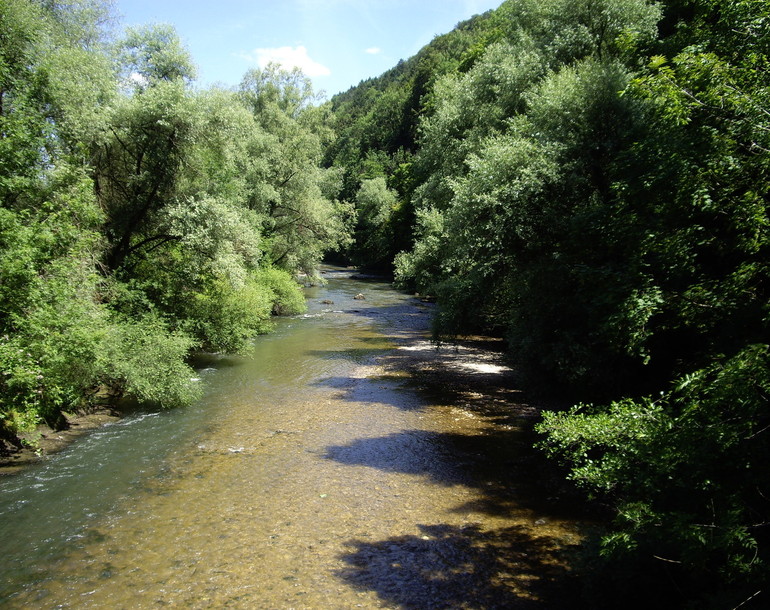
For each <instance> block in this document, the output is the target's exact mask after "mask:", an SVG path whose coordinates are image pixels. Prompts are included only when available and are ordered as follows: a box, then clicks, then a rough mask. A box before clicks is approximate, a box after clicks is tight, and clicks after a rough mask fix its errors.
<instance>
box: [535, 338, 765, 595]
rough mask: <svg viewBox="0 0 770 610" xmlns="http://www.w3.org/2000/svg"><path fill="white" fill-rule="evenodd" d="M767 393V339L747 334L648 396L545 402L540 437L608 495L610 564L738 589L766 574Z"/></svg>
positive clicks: (694, 585) (591, 487) (577, 477)
mask: <svg viewBox="0 0 770 610" xmlns="http://www.w3.org/2000/svg"><path fill="white" fill-rule="evenodd" d="M769 396H770V347H769V346H767V345H752V346H748V347H747V348H745V349H744V350H742V351H741V352H740V353H739V354H737V355H735V356H734V357H732V358H730V359H726V360H724V361H722V362H720V363H718V364H715V365H713V366H711V367H709V368H707V369H702V370H699V371H697V372H695V373H693V374H691V375H687V376H685V377H683V378H682V379H680V380H679V382H678V383H677V386H676V387H675V388H674V389H673V390H671V391H670V392H667V393H665V394H663V395H661V396H660V397H659V398H657V399H652V398H642V399H637V400H632V399H623V400H620V401H617V402H614V403H612V404H611V405H609V406H607V407H591V406H579V407H574V408H573V409H571V410H570V411H568V412H560V413H557V412H546V413H545V414H544V416H543V421H542V423H540V424H539V425H538V427H537V429H538V431H539V432H541V433H543V434H546V435H547V438H546V439H545V440H543V441H542V442H541V443H540V446H541V447H542V448H544V449H545V450H546V451H547V452H548V454H549V455H551V456H554V457H556V458H558V459H559V460H560V461H561V462H562V463H564V464H566V465H567V466H568V467H569V468H570V475H569V478H571V479H572V480H574V481H575V482H576V483H577V484H578V485H579V486H581V487H582V488H584V489H585V490H586V491H587V492H588V493H589V494H590V495H592V496H594V497H597V498H600V499H602V500H603V501H608V502H610V503H611V504H612V505H613V506H614V508H615V510H616V513H617V517H616V518H615V521H614V523H613V525H612V528H611V529H610V531H609V532H608V533H607V534H605V535H604V536H603V538H602V541H601V547H600V554H601V556H602V557H603V558H604V559H605V560H606V561H607V562H609V563H608V564H607V565H611V566H612V570H615V569H617V567H618V566H619V565H621V563H622V562H624V561H625V562H629V561H630V562H635V563H636V564H637V565H638V564H639V562H640V560H642V561H644V562H645V563H648V564H655V563H656V562H657V564H658V566H657V567H658V569H659V570H661V569H663V568H664V567H665V568H666V569H667V571H668V572H669V575H670V576H673V577H674V578H675V580H676V581H677V582H676V584H677V585H678V586H679V587H680V588H681V589H682V590H686V591H687V592H688V594H690V595H693V594H694V593H693V592H694V591H696V590H701V591H702V594H703V595H704V596H705V597H708V595H710V594H713V593H715V588H718V587H719V586H725V585H727V586H729V587H735V588H736V590H739V591H740V590H741V589H742V588H743V587H750V586H752V585H756V586H759V585H758V584H757V583H759V582H762V581H765V580H766V579H767V578H768V577H770V571H768V560H769V559H770V548H768V542H770V539H769V538H770V537H769V536H768V532H767V527H768V526H767V524H768V523H770V501H768V498H770V472H768V470H767V463H768V460H770V443H768V439H767V435H768V434H770V400H768V397H769ZM619 562H620V563H619ZM647 567H648V568H650V567H654V565H653V566H649V565H648V566H647ZM636 576H637V577H640V576H642V577H643V573H637V575H636ZM628 585H629V583H628V582H626V583H625V586H628ZM617 593H618V592H616V594H617ZM738 601H740V600H738Z"/></svg>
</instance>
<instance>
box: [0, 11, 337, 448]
mask: <svg viewBox="0 0 770 610" xmlns="http://www.w3.org/2000/svg"><path fill="white" fill-rule="evenodd" d="M112 23H113V18H112V13H111V11H110V6H109V4H107V3H103V2H100V1H99V0H69V1H66V2H48V1H47V0H46V1H42V0H41V1H31V0H0V432H2V435H3V436H4V437H5V438H6V440H10V441H12V442H17V441H15V440H14V439H15V437H16V435H18V434H21V433H25V432H30V431H31V430H33V429H34V427H35V425H36V424H38V423H39V422H41V421H45V422H47V423H49V424H50V425H53V426H56V425H57V424H58V423H59V422H60V421H61V412H62V410H63V409H66V410H75V409H77V408H78V407H82V406H87V405H88V404H90V403H93V402H94V401H100V400H103V397H104V396H103V395H104V394H110V395H112V396H130V397H133V398H135V399H137V400H139V401H142V402H153V403H157V404H159V405H161V406H173V405H180V404H185V403H188V402H190V401H191V400H193V399H194V397H195V396H196V395H197V394H198V393H199V391H200V388H199V384H198V383H197V382H196V381H195V380H194V379H193V378H194V377H195V374H194V372H193V370H192V369H191V368H190V367H189V366H188V364H187V357H188V355H189V354H190V353H191V351H194V350H201V349H202V350H215V351H220V350H221V351H237V350H240V349H243V348H244V347H245V346H246V345H247V342H248V341H249V340H250V339H251V338H252V337H253V336H254V335H255V334H257V333H261V332H265V331H267V330H268V329H269V327H270V317H271V315H272V314H273V313H292V312H297V311H300V310H302V309H303V308H304V306H305V304H304V299H303V296H302V293H301V290H300V289H299V286H298V285H297V284H296V282H295V281H294V277H293V276H294V274H295V273H296V272H298V271H305V272H307V273H309V274H312V273H313V272H314V269H315V266H316V265H317V263H318V262H319V261H320V260H321V257H322V255H323V253H324V252H325V251H326V250H327V249H329V248H339V247H341V246H342V245H344V244H345V241H346V239H347V238H346V235H347V232H348V231H347V228H346V222H348V217H349V215H350V210H349V209H348V207H346V206H344V205H342V204H340V203H339V202H338V201H337V199H336V193H337V191H338V190H339V187H338V183H339V179H338V174H337V172H336V170H326V169H322V168H321V167H320V164H319V163H320V160H321V158H322V153H323V150H324V146H325V145H326V144H327V143H328V142H329V141H330V140H331V138H332V137H333V133H332V132H331V130H330V129H329V127H328V126H327V123H328V116H327V115H328V110H327V109H326V108H323V107H319V106H317V105H316V104H315V102H316V96H315V95H314V94H313V92H312V89H311V87H310V85H309V81H308V80H307V79H305V78H304V77H303V76H302V75H301V74H299V73H297V72H294V73H287V72H282V71H280V70H278V69H275V68H269V69H266V70H264V71H252V72H249V73H248V74H246V75H245V77H244V79H243V82H242V84H241V86H240V87H239V88H237V89H236V90H225V89H216V88H214V89H201V88H198V87H195V69H194V66H193V63H192V60H191V58H190V57H189V55H188V53H187V51H186V50H185V49H184V48H183V47H182V45H181V43H180V41H179V39H178V36H177V35H176V33H175V32H174V30H173V29H172V28H171V27H169V26H147V27H144V28H139V29H134V30H128V31H127V32H126V33H125V34H122V35H117V34H116V33H115V32H114V30H113V28H112V27H111V24H112ZM28 438H29V437H28ZM31 442H33V443H34V437H32V438H31Z"/></svg>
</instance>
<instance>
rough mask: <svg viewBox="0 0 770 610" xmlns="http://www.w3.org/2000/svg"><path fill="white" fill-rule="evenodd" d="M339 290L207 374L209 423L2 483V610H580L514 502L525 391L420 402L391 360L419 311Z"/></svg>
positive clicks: (183, 425) (548, 527)
mask: <svg viewBox="0 0 770 610" xmlns="http://www.w3.org/2000/svg"><path fill="white" fill-rule="evenodd" d="M328 277H329V283H328V285H327V286H325V287H318V288H311V289H309V290H308V303H309V311H308V313H307V314H305V315H302V316H297V317H294V318H288V319H282V320H280V321H279V323H278V328H277V330H276V332H275V333H273V334H271V335H267V336H263V337H259V338H258V339H257V340H256V341H255V345H254V351H253V353H252V354H249V355H247V356H243V357H232V356H211V357H209V358H208V359H207V360H206V361H202V362H201V363H200V372H199V375H200V377H201V383H205V385H206V392H205V396H204V398H203V399H202V400H201V401H200V402H198V403H197V404H195V405H193V406H192V407H189V408H186V409H179V410H173V411H163V412H155V411H145V412H137V413H133V414H131V415H129V416H127V417H125V418H124V419H122V420H120V421H119V422H117V423H114V424H112V425H108V426H106V427H104V428H102V429H100V430H98V431H96V432H94V433H91V434H89V435H88V436H86V437H84V438H82V439H80V440H79V441H78V442H76V443H75V444H74V445H73V446H71V447H69V448H68V449H66V450H65V451H63V452H61V453H58V454H55V455H52V456H49V457H47V458H45V459H44V460H43V461H42V462H40V463H39V464H36V465H34V466H32V467H30V468H28V469H27V470H25V471H23V472H22V473H20V474H15V475H10V476H7V477H3V478H0V545H1V546H0V607H4V608H111V609H112V608H155V607H163V606H171V607H183V608H226V607H231V608H356V607H363V608H381V607H382V608H511V607H521V608H531V607H544V608H553V607H569V604H567V603H566V602H565V599H568V598H566V597H565V595H568V593H566V594H565V592H564V591H565V589H564V588H563V586H562V583H563V582H566V581H567V580H568V579H566V578H565V577H566V575H567V574H568V570H567V567H566V564H565V559H564V550H565V549H569V548H570V547H573V546H574V545H575V544H577V543H578V542H579V539H580V538H579V534H578V526H577V524H576V523H574V522H573V521H572V520H571V519H569V518H560V517H559V516H557V515H554V514H552V511H549V509H548V502H542V501H541V502H529V501H528V498H527V497H526V496H527V494H526V493H525V491H522V490H526V489H528V484H527V483H526V480H527V479H528V476H527V474H526V473H527V472H528V469H529V467H530V466H528V464H530V462H528V460H530V461H531V459H532V458H531V456H530V455H529V452H524V451H523V450H522V447H523V446H524V445H525V444H526V443H525V440H526V439H522V436H521V434H522V433H521V432H520V431H519V425H518V424H519V423H520V422H519V420H518V419H517V417H516V416H515V414H511V413H509V411H510V410H511V409H510V402H511V397H512V396H513V394H510V392H511V391H512V390H510V388H508V389H506V390H505V392H509V393H508V394H505V393H500V392H498V393H497V394H496V395H495V396H493V397H492V398H490V397H489V396H487V397H482V395H481V394H479V393H474V392H473V391H472V390H470V389H469V390H467V391H465V392H464V393H463V392H458V391H457V389H456V388H455V389H454V391H453V393H452V394H451V395H450V394H449V392H447V394H446V395H444V394H442V392H441V387H440V384H434V385H433V386H432V387H431V391H429V392H428V391H425V388H423V389H420V388H418V387H416V383H415V381H414V380H412V379H410V377H409V376H408V375H406V374H403V373H400V372H399V366H398V358H399V357H401V356H405V357H410V358H412V357H414V355H415V354H418V352H420V350H422V352H421V353H422V354H423V355H425V354H427V352H426V351H425V350H426V349H428V348H426V347H425V345H426V344H425V342H424V341H422V338H423V337H422V334H423V333H424V330H425V328H426V321H427V318H428V317H429V310H428V306H427V305H425V304H423V303H421V302H420V301H419V300H417V299H415V298H413V297H409V296H407V295H403V294H401V293H398V292H396V291H393V290H392V289H390V288H389V287H388V286H387V285H386V284H382V283H377V282H361V281H356V280H353V279H351V278H350V277H349V273H345V272H343V271H341V270H329V271H328ZM358 293H362V294H363V295H364V296H365V300H356V299H355V298H354V297H355V296H356V295H357V294H358ZM324 301H327V302H324ZM328 301H331V302H328ZM399 347H400V348H401V349H396V348H399ZM431 349H432V348H431ZM410 350H411V352H410ZM457 353H459V352H457V351H454V352H452V350H451V348H448V349H447V357H448V358H451V357H454V356H453V354H457ZM471 356H472V354H471ZM383 363H385V364H383ZM388 363H390V364H389V365H388ZM461 364H464V365H465V366H466V369H467V370H466V373H467V372H468V371H471V372H472V371H473V370H474V366H475V370H478V371H482V372H485V374H491V373H496V372H500V371H502V370H504V369H503V368H502V367H497V365H495V364H489V363H486V364H485V363H482V362H481V361H480V360H479V362H476V361H475V360H474V359H473V358H472V357H471V358H470V359H468V358H466V359H465V361H464V362H461ZM490 372H491V373H490ZM457 374H458V376H462V375H463V373H462V371H461V370H460V369H459V368H458V369H457ZM459 378H460V377H458V379H459ZM498 389H499V388H498ZM482 399H483V400H482ZM474 401H476V402H474ZM476 403H478V404H476ZM530 478H531V477H530Z"/></svg>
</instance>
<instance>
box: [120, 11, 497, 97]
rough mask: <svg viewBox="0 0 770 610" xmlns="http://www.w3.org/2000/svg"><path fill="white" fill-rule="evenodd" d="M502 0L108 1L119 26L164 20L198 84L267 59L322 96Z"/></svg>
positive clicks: (227, 80) (231, 82) (229, 79)
mask: <svg viewBox="0 0 770 610" xmlns="http://www.w3.org/2000/svg"><path fill="white" fill-rule="evenodd" d="M501 3H502V0H116V1H115V6H116V8H117V11H118V13H119V14H120V16H121V18H122V20H121V24H122V25H124V26H139V25H148V24H153V23H168V24H171V25H173V26H174V27H175V28H176V31H177V33H178V34H179V36H180V38H181V39H182V42H183V43H184V45H185V47H186V48H187V49H188V51H189V52H190V54H191V56H192V58H193V61H194V62H195V64H196V65H197V66H198V82H199V83H200V84H201V85H202V86H204V87H206V86H209V85H213V84H215V83H221V84H224V85H227V86H235V85H237V84H238V83H240V81H241V78H242V77H243V75H244V74H245V73H246V71H247V70H249V69H251V68H255V67H264V65H266V64H267V62H269V61H271V60H272V61H276V62H278V63H281V64H282V65H283V66H284V67H286V68H289V69H290V68H291V67H293V66H298V67H300V68H301V69H302V71H303V72H304V73H305V75H306V76H308V77H310V78H311V79H312V81H313V88H314V90H315V91H317V92H318V91H324V92H325V93H326V94H327V96H328V97H331V96H332V95H334V94H335V93H339V92H340V91H346V90H347V89H349V88H350V87H352V86H354V85H357V84H358V83H359V82H360V81H362V80H364V79H367V78H370V77H373V76H379V75H380V74H382V73H383V72H385V71H386V70H388V69H390V68H392V67H393V66H395V65H396V64H397V63H398V61H399V60H400V59H408V58H409V57H411V56H413V55H414V54H416V53H417V52H418V51H419V50H420V49H421V48H422V47H423V46H425V45H426V44H427V43H429V42H430V41H431V40H432V39H433V38H434V37H435V36H437V35H439V34H445V33H447V32H449V31H450V30H452V29H453V28H454V26H455V25H457V23H459V22H460V21H464V20H465V19H468V18H469V17H472V16H473V15H476V14H479V13H483V12H485V11H487V10H489V9H492V8H497V7H498V6H499V5H500V4H501Z"/></svg>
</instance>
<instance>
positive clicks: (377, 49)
mask: <svg viewBox="0 0 770 610" xmlns="http://www.w3.org/2000/svg"><path fill="white" fill-rule="evenodd" d="M365 53H368V54H369V55H378V54H380V53H382V49H381V48H380V47H369V48H368V49H366V51H365Z"/></svg>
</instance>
